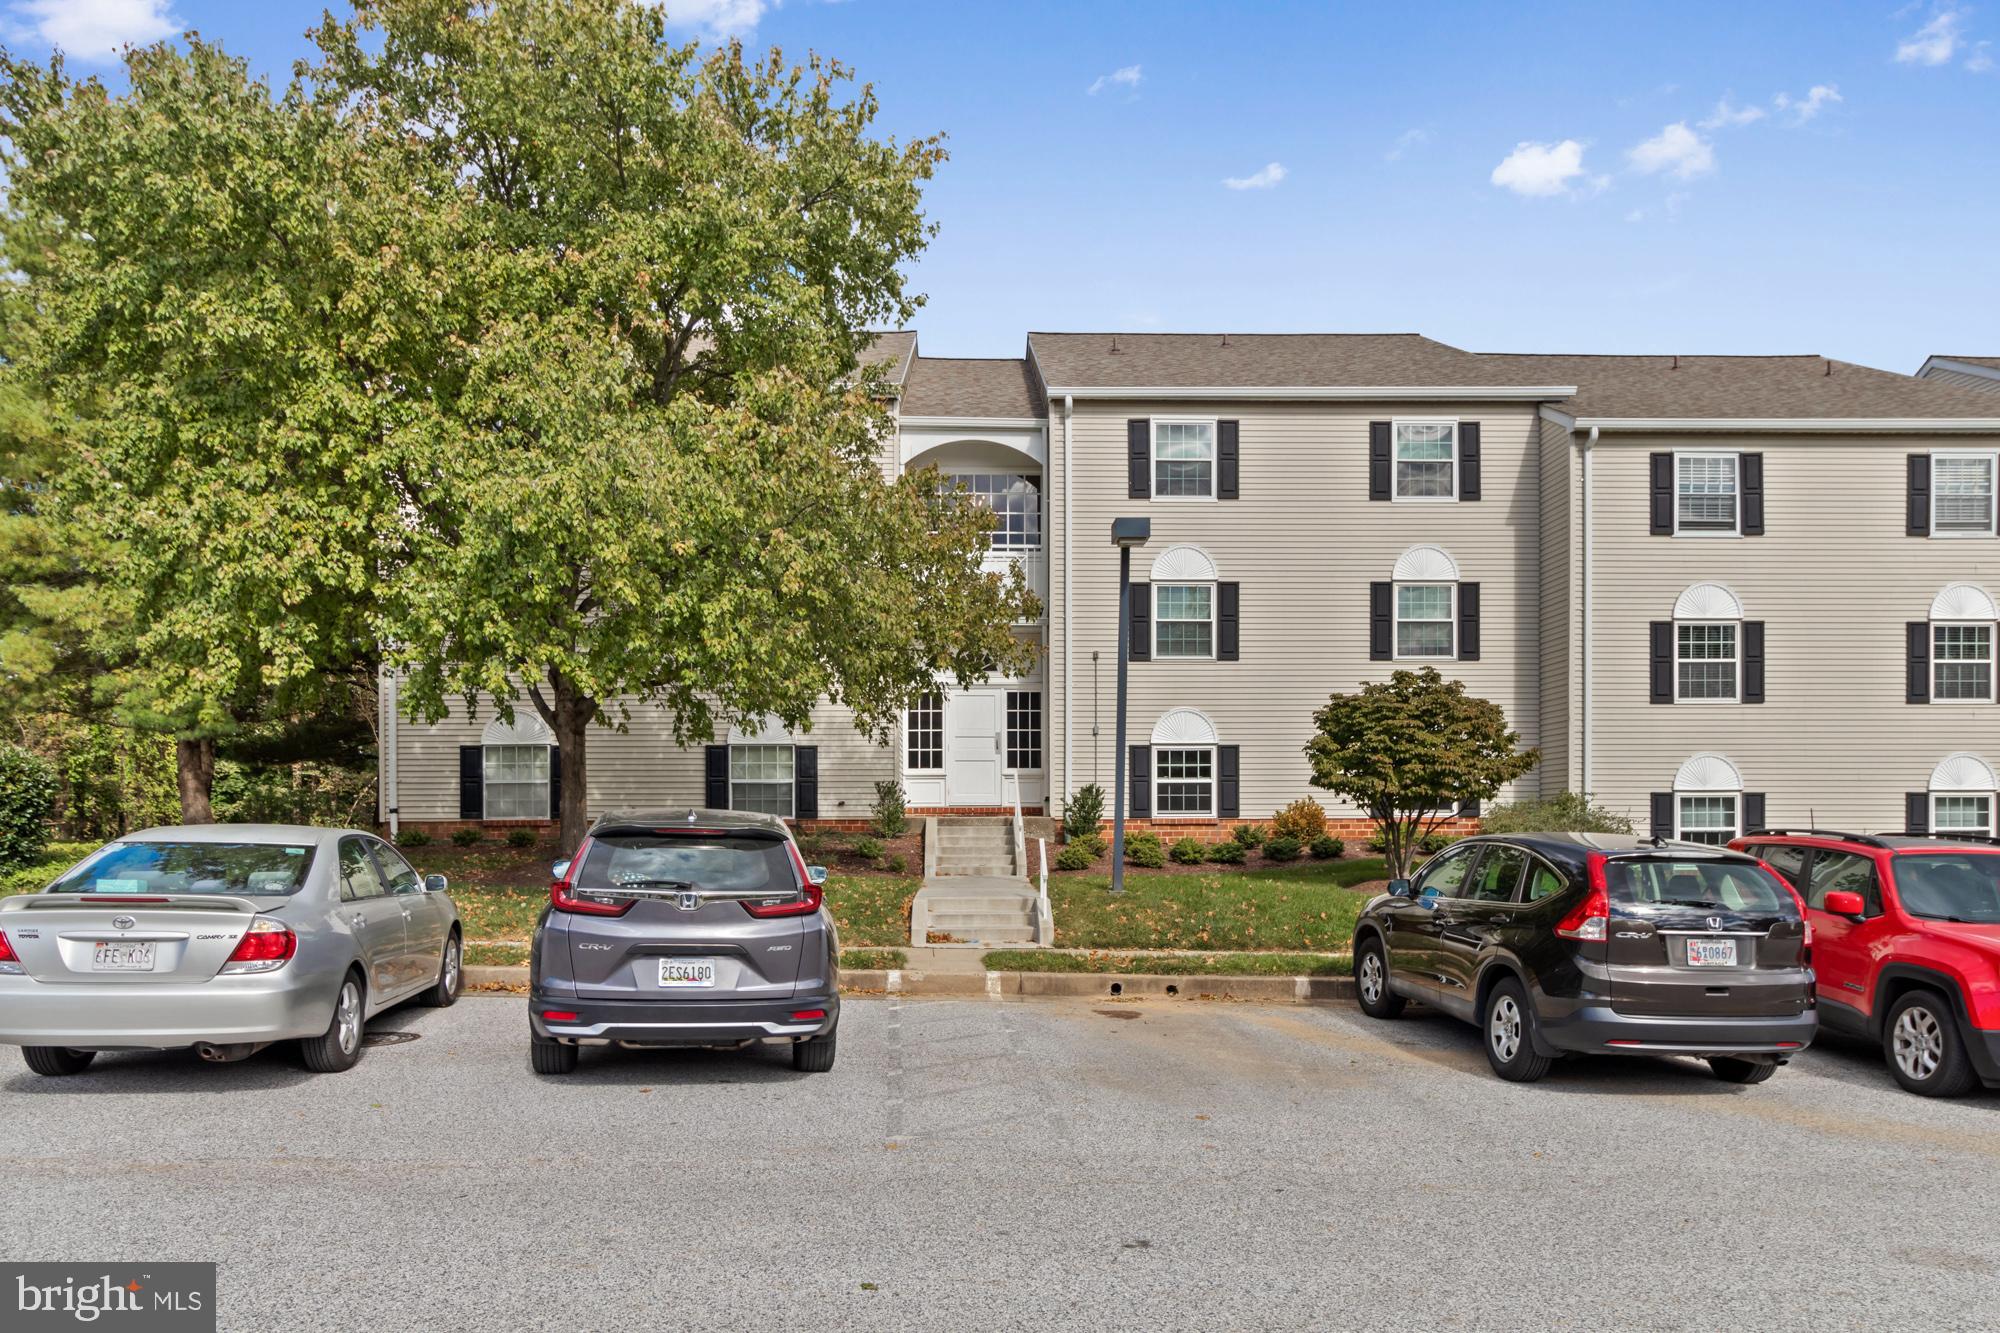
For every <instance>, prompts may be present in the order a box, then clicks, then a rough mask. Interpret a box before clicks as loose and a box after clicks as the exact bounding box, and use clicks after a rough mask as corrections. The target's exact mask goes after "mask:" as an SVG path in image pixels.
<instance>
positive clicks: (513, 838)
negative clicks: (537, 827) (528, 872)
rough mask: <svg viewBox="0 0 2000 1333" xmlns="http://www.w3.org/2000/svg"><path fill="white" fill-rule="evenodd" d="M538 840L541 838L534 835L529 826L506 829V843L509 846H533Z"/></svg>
mask: <svg viewBox="0 0 2000 1333" xmlns="http://www.w3.org/2000/svg"><path fill="white" fill-rule="evenodd" d="M540 841H541V839H540V838H538V837H536V836H535V831H534V830H533V829H531V828H510V829H508V830H507V845H508V846H509V847H516V848H525V847H533V846H534V845H535V844H536V843H538V842H540Z"/></svg>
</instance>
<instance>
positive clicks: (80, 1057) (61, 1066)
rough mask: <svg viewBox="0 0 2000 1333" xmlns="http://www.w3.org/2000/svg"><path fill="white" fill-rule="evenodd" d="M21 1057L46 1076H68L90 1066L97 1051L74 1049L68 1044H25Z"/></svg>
mask: <svg viewBox="0 0 2000 1333" xmlns="http://www.w3.org/2000/svg"><path fill="white" fill-rule="evenodd" d="M21 1058H22V1059H24V1060H26V1061H27V1062H28V1068H30V1069H32V1070H34V1071H35V1072H36V1073H37V1074H41V1075H43V1076H44V1077H46V1078H67V1077H68V1076H69V1075H71V1074H81V1073H82V1072H83V1071H84V1070H86V1069H88V1068H90V1062H91V1061H92V1060H95V1059H96V1058H97V1052H96V1051H73V1050H71V1049H70V1048H69V1047H67V1046H23V1047H22V1048H21Z"/></svg>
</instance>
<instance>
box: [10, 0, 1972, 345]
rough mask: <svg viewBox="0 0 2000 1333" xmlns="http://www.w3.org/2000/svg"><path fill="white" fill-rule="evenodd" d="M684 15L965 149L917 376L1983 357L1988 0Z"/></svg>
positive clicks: (150, 12)
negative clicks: (1209, 338)
mask: <svg viewBox="0 0 2000 1333" xmlns="http://www.w3.org/2000/svg"><path fill="white" fill-rule="evenodd" d="M336 8H337V12H338V7H336ZM319 9H320V6H318V5H316V4H311V3H291V2H290V0H0V14H4V16H5V22H4V25H3V26H4V28H5V30H6V41H7V43H8V45H9V46H11V47H13V48H14V49H16V50H19V51H23V52H37V53H39V52H42V51H45V50H47V49H48V46H49V44H50V41H51V40H52V39H53V40H55V41H58V42H61V43H63V44H64V45H65V46H66V48H67V49H69V50H70V51H71V52H72V53H73V57H72V58H73V59H78V60H79V63H80V64H83V63H87V61H88V59H90V58H95V59H96V60H97V61H98V62H99V63H100V64H102V62H103V61H104V60H105V59H106V58H107V57H105V56H104V55H103V53H104V52H106V51H108V50H110V49H112V48H113V47H114V46H115V43H116V41H117V40H119V39H121V38H126V39H141V40H146V39H152V38H154V37H156V36H157V35H159V34H161V33H165V32H171V31H176V30H178V29H181V28H186V27H193V28H197V29H199V30H201V31H202V32H203V33H205V34H207V35H208V36H210V37H212V38H216V39H219V40H220V41H222V42H223V43H224V45H226V46H228V47H230V48H232V49H235V50H237V51H239V52H241V53H243V54H245V55H247V56H249V57H250V58H251V59H252V61H253V62H254V63H255V64H256V65H258V66H259V67H260V68H262V69H264V70H267V71H269V72H271V73H274V74H280V75H281V74H283V73H284V72H285V71H286V70H287V69H288V68H289V65H290V62H291V61H292V60H293V59H295V58H297V57H299V56H301V55H303V54H305V53H306V52H307V50H308V44H307V43H306V41H305V39H304V36H303V33H304V30H305V29H306V27H307V26H308V25H309V24H310V23H311V22H312V21H313V20H314V19H315V17H316V16H317V14H318V13H319ZM670 13H672V14H674V15H676V16H677V17H678V18H680V19H682V20H684V21H685V22H686V23H687V31H689V32H691V33H693V34H695V35H699V36H704V37H714V36H715V35H717V34H718V33H720V32H724V31H733V32H735V33H738V34H740V35H742V36H743V37H744V38H745V39H746V40H748V41H751V42H754V43H759V44H766V45H768V44H773V43H775V44H778V45H781V46H784V47H785V48H787V49H788V50H792V51H796V52H797V53H799V54H801V55H803V54H804V52H805V51H806V50H807V49H808V48H811V49H815V50H818V51H821V52H824V53H827V54H830V55H834V56H837V57H839V58H840V59H842V60H844V61H846V62H848V63H849V64H851V65H853V66H854V67H856V69H857V70H858V71H859V72H860V74H861V75H862V77H864V78H866V79H869V80H872V81H873V82H874V83H875V85H876V87H877V89H878V91H879V93H880V95H881V98H882V103H883V117H882V122H881V123H882V126H883V128H884V129H885V130H886V131H887V132H890V133H894V134H896V135H899V136H908V135H916V134H926V133H933V132H938V131H943V132H945V133H946V134H948V135H949V139H950V149H951V153H952V160H951V161H950V162H948V163H947V164H946V165H945V167H944V168H943V170H942V171H941V173H940V175H939V177H938V179H937V181H936V182H935V183H934V184H933V186H932V188H931V190H930V192H929V194H928V196H927V209H928V212H929V214H930V216H931V217H932V218H933V219H935V220H936V221H937V222H938V223H939V224H940V225H941V227H942V231H941V233H940V235H939V236H938V238H937V240H936V242H935V243H934V245H933V247H932V249H931V250H930V252H929V253H928V254H927V255H926V257H925V258H924V260H923V262H922V263H921V265H920V266H919V267H918V269H917V271H916V279H917V284H918V286H919V288H920V289H921V290H923V291H924V292H926V293H927V294H928V296H929V298H930V303H929V305H928V307H927V308H926V309H925V310H924V311H923V312H922V313H921V314H920V316H919V318H918V321H917V326H918V328H919V329H920V330H921V332H922V335H923V347H924V350H925V351H926V352H928V353H930V354H933V355H957V356H1011V355H1017V354H1019V351H1020V348H1021V344H1022V336H1023V334H1024V333H1025V332H1026V331H1027V330H1029V329H1121V330H1141V329H1168V330H1193V331H1212V330H1230V331H1235V332H1248V331H1289V330H1329V331H1416V332H1421V333H1426V334H1429V335H1430V336H1432V337H1435V338H1439V339H1442V340H1443V341H1446V342H1449V343H1454V344H1456V345H1458V346H1462V347H1467V348H1472V349H1475V350H1486V351H1552V352H1581V351H1607V352H1684V353H1685V352H1818V353H1823V354H1826V355H1831V356H1836V357H1844V358H1847V359H1850V360H1855V361H1861V362H1865V363H1868V364H1872V365H1880V366H1884V367H1887V368H1891V369H1897V370H1904V371H1910V370H1914V369H1915V368H1916V367H1917V365H1918V364H1919V363H1920V362H1921V361H1922V359H1923V357H1924V356H1925V355H1926V354H1928V353H1931V352H1945V353H1963V354H1985V355H2000V0H1990V3H1988V4H1984V5H1970V4H1954V3H1946V4H1936V3H1931V2H1930V0H1925V2H1924V3H1918V4H1911V5H1908V6H1906V7H1903V8H1900V9H1899V8H1897V7H1896V6H1895V5H1894V4H1893V3H1890V4H1877V5H1835V4H1828V3H1770V2H1765V0H1760V2H1759V3H1755V4H1743V3H1740V0H1739V2H1738V3H1730V4H1704V3H1688V2H1686V0H1683V2H1681V3H1674V4H1670V5H1657V6H1639V5H1630V4H1614V3H1593V4H1578V5H1552V4H1542V5H1526V4H1522V5H1506V6H1498V5H1463V4H1420V3H1411V4H1404V5H1394V6H1392V5H1385V4H1375V3H1366V4H1352V5H1349V4H1341V5H1327V4H1316V5H1309V4H1296V5H1288V4H1249V3H1237V4H1209V5H1192V4H1169V3H1132V4H1112V3H1100V4H1086V3H1076V4H1039V3H1009V4H998V5H995V4H965V3H958V4H949V3H943V4H941V3H936V0H928V2H927V0H845V2H843V3H824V2H823V0H784V3H782V4H780V3H777V2H776V0H693V2H691V3H687V4H683V5H680V6H670Z"/></svg>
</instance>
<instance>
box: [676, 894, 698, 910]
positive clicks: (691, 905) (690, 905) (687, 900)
mask: <svg viewBox="0 0 2000 1333" xmlns="http://www.w3.org/2000/svg"><path fill="white" fill-rule="evenodd" d="M675 905H676V906H677V907H679V908H680V909H681V910H682V911H683V912H692V911H694V910H695V909H696V908H697V907H700V906H701V895H700V894H698V893H683V894H682V895H681V896H680V901H679V902H678V903H676V904H675Z"/></svg>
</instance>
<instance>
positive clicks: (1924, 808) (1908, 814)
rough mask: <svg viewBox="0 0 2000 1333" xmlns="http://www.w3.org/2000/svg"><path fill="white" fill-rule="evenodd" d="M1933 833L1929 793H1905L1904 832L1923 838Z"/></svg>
mask: <svg viewBox="0 0 2000 1333" xmlns="http://www.w3.org/2000/svg"><path fill="white" fill-rule="evenodd" d="M1930 831H1931V794H1930V793H1929V792H1927V791H1908V792H1904V793H1903V832H1905V833H1908V834H1911V835H1913V836H1915V837H1919V838H1921V837H1923V836H1924V835H1925V834H1927V833H1929V832H1930Z"/></svg>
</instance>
